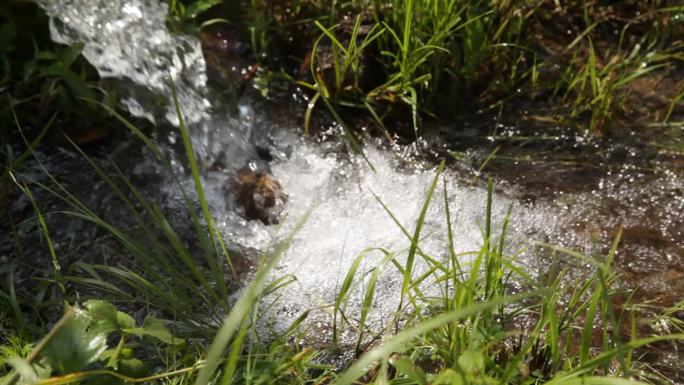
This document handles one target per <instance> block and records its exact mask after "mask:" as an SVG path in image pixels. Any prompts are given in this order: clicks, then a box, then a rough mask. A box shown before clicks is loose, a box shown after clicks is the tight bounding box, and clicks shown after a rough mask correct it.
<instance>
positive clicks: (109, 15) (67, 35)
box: [38, 0, 210, 125]
mask: <svg viewBox="0 0 684 385" xmlns="http://www.w3.org/2000/svg"><path fill="white" fill-rule="evenodd" d="M38 3H39V4H40V5H41V6H42V7H43V8H44V9H45V11H46V13H47V14H48V16H50V33H51V37H52V39H53V40H54V41H55V42H58V43H62V44H67V45H70V44H74V43H79V42H82V43H85V47H84V48H83V56H85V58H86V59H88V61H89V62H90V63H91V64H92V65H93V66H94V67H95V68H96V69H97V71H98V73H99V74H100V76H101V77H103V78H120V79H129V80H131V81H133V82H134V83H135V84H138V85H140V86H143V87H145V88H147V89H149V90H151V91H153V92H155V93H158V94H161V95H164V96H170V95H171V91H170V87H169V84H170V81H171V80H173V82H174V83H175V84H176V88H177V90H178V99H179V104H180V105H181V106H183V108H184V111H185V112H186V116H185V118H186V119H187V120H188V121H189V122H197V121H199V120H202V119H204V118H205V117H206V115H207V111H208V109H209V107H210V103H209V101H208V100H207V99H206V98H205V97H204V96H203V95H202V94H201V92H200V90H201V89H203V88H204V86H205V84H206V81H207V77H206V69H205V62H204V57H203V56H202V49H201V46H200V42H199V40H197V39H196V38H195V37H191V36H186V35H175V34H172V33H170V32H169V31H168V30H167V29H166V17H167V14H168V6H167V5H166V4H165V3H163V2H159V1H157V0H38ZM133 107H135V106H133ZM130 112H131V113H132V114H137V115H138V116H142V117H148V114H146V113H143V112H142V111H141V109H138V108H131V109H130ZM165 117H166V119H167V120H168V121H169V122H171V123H173V124H175V125H177V124H178V118H177V115H176V112H175V109H174V108H173V105H172V104H171V105H170V106H169V107H168V108H167V111H166V116H165Z"/></svg>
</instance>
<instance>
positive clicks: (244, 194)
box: [235, 169, 287, 225]
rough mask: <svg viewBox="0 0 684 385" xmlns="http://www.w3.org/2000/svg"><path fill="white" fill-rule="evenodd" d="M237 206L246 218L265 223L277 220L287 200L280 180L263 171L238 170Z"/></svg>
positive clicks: (236, 184)
mask: <svg viewBox="0 0 684 385" xmlns="http://www.w3.org/2000/svg"><path fill="white" fill-rule="evenodd" d="M235 191H236V199H237V202H236V203H237V206H238V209H239V210H240V211H242V214H243V215H244V217H246V218H247V219H258V220H260V221H261V222H263V223H264V224H266V225H270V224H275V223H278V221H279V216H280V213H281V212H282V210H283V206H284V205H285V203H286V202H287V194H285V192H284V191H283V189H282V187H281V185H280V182H278V180H277V179H275V178H274V177H273V176H271V175H269V174H267V173H265V172H255V171H252V170H248V169H242V170H239V171H238V173H237V175H236V178H235Z"/></svg>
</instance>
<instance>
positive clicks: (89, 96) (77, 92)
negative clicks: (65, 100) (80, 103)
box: [61, 69, 95, 103]
mask: <svg viewBox="0 0 684 385" xmlns="http://www.w3.org/2000/svg"><path fill="white" fill-rule="evenodd" d="M61 76H62V79H63V80H64V82H65V83H66V84H67V86H69V89H70V90H71V92H73V93H74V96H75V97H77V98H80V99H85V100H86V101H87V102H88V103H92V102H91V101H92V100H95V93H94V92H93V90H91V89H90V87H88V83H86V81H85V80H84V79H83V78H81V77H80V76H79V75H78V74H77V73H76V72H73V71H71V70H69V69H66V70H65V71H64V73H62V75H61Z"/></svg>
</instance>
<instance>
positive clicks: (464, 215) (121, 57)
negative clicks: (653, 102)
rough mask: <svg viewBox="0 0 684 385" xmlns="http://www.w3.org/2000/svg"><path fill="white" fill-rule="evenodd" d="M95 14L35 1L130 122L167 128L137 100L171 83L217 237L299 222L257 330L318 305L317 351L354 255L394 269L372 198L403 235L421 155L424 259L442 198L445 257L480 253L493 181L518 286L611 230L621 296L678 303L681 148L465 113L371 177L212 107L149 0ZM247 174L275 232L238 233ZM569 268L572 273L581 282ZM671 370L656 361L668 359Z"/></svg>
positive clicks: (264, 244) (184, 46)
mask: <svg viewBox="0 0 684 385" xmlns="http://www.w3.org/2000/svg"><path fill="white" fill-rule="evenodd" d="M95 3H97V2H95V1H53V2H44V6H45V7H46V9H47V11H48V13H49V14H50V15H51V16H53V19H52V22H51V23H52V24H51V26H52V32H53V38H54V39H55V40H57V41H60V42H64V43H73V42H77V41H83V42H85V43H86V48H85V50H84V53H85V55H86V57H87V58H88V59H89V60H90V61H91V62H92V63H93V65H94V66H95V67H96V68H97V69H98V70H99V71H100V75H101V76H103V77H112V78H115V79H123V80H125V81H126V82H127V83H126V84H133V85H134V87H133V88H132V89H133V91H131V93H130V94H129V95H127V96H126V97H125V98H124V99H123V100H122V104H123V105H124V106H125V107H126V108H127V109H128V111H129V112H130V113H131V114H133V115H136V116H140V117H144V118H147V119H149V120H151V121H155V122H158V123H163V121H164V120H166V121H168V122H169V123H170V124H171V125H173V124H177V119H176V117H175V115H174V114H173V111H172V110H171V109H170V108H169V105H166V106H161V108H160V106H156V105H154V104H152V103H150V101H151V100H153V99H154V98H153V97H152V96H154V95H168V94H169V93H170V89H169V88H168V80H173V81H174V82H175V83H176V85H177V87H178V89H179V92H180V97H181V103H180V104H181V106H182V107H183V110H184V113H185V115H186V116H187V117H188V118H189V119H188V121H189V123H190V124H191V127H190V129H191V132H192V140H193V144H194V145H195V152H196V155H197V157H198V158H199V160H200V162H201V163H202V165H203V169H204V174H203V183H204V185H205V188H206V190H207V193H208V197H209V200H210V205H211V206H212V209H213V210H214V215H215V216H216V217H217V219H218V221H219V223H220V225H221V228H222V230H223V231H224V233H225V235H226V237H227V239H229V240H230V241H231V242H233V243H235V244H236V245H239V246H240V247H243V248H244V249H257V250H265V249H268V248H269V247H270V246H271V245H273V244H275V243H276V242H278V241H279V240H281V239H283V238H284V237H285V236H286V235H287V234H288V233H289V232H290V231H292V230H293V228H294V226H295V223H296V222H297V220H298V219H299V218H302V217H303V216H305V215H307V214H308V215H309V219H308V221H307V222H306V223H305V224H304V226H303V228H302V229H301V230H300V231H299V232H297V233H296V235H295V237H294V242H293V244H292V246H291V247H290V248H289V249H288V251H287V253H286V254H285V255H284V257H283V260H282V263H281V264H280V265H279V266H278V268H277V269H276V271H275V273H274V274H275V275H278V276H282V275H287V274H290V275H292V276H293V277H295V278H296V281H295V282H294V283H293V284H292V285H290V286H289V287H288V288H286V289H285V293H284V295H283V293H281V295H280V296H275V297H270V298H268V299H267V300H277V302H276V303H277V305H276V306H273V307H271V308H270V309H271V313H270V315H269V316H268V317H266V319H267V321H268V323H269V325H267V327H268V328H274V329H275V330H276V331H277V330H284V329H285V328H286V327H287V326H289V324H290V323H291V322H292V321H294V320H295V319H296V318H297V317H298V316H299V315H300V314H302V312H303V311H305V310H308V309H313V308H318V309H321V310H319V311H316V312H313V313H312V314H311V315H310V318H309V319H310V322H311V325H312V328H313V330H314V331H316V333H314V334H315V335H317V336H318V338H319V339H320V342H322V343H325V342H326V341H329V340H330V336H329V331H330V329H329V327H327V326H329V324H330V320H331V317H330V312H329V311H327V310H325V309H326V307H327V306H329V305H330V304H331V303H332V302H333V300H334V298H335V296H336V294H337V292H338V290H339V286H340V284H341V280H342V278H343V277H344V274H345V273H346V271H347V270H348V269H349V267H350V266H351V264H352V262H353V260H354V259H355V258H356V257H357V255H359V253H361V252H362V251H364V250H367V249H368V248H382V249H383V250H385V251H388V252H392V253H396V255H397V258H398V259H399V260H400V261H401V260H402V258H406V250H407V248H408V246H409V244H410V243H409V241H408V239H407V237H406V236H405V235H404V234H403V233H402V231H401V229H400V228H399V226H397V224H395V223H394V222H393V220H392V218H391V217H390V215H389V213H388V212H387V210H386V209H385V208H383V207H382V205H380V203H379V202H378V200H380V201H382V202H383V203H385V204H386V206H387V208H388V209H389V211H391V213H392V214H393V215H394V216H395V217H396V218H397V221H398V222H399V223H401V225H403V226H404V227H405V228H407V229H408V231H409V232H412V231H413V228H414V226H415V223H416V220H417V218H418V216H419V213H420V210H421V206H422V203H423V201H424V199H425V196H426V191H427V188H428V186H429V185H430V183H431V181H432V179H433V177H434V175H435V171H436V167H435V165H434V162H431V161H428V160H426V157H425V155H426V154H437V155H438V156H443V157H446V158H447V159H449V160H450V161H449V168H448V170H447V171H446V172H445V173H444V174H443V176H442V179H441V180H440V183H439V185H438V188H437V190H436V194H435V199H434V200H433V201H432V203H431V205H430V206H429V209H428V213H427V217H426V218H427V219H426V223H425V228H424V229H423V234H424V235H425V239H424V240H423V241H422V243H421V248H422V249H423V251H424V252H425V253H427V254H430V255H432V256H433V257H435V258H436V259H437V260H440V259H443V258H445V252H446V246H447V237H446V235H447V233H446V229H447V226H446V210H445V200H444V198H443V197H444V196H446V204H448V205H449V208H450V210H451V212H452V213H453V216H452V223H450V225H451V226H452V227H453V228H454V234H455V235H456V247H457V250H458V251H459V252H470V251H474V250H477V249H479V248H480V247H481V245H482V228H483V222H484V207H485V202H486V190H485V188H484V187H483V179H484V177H485V176H488V175H491V176H493V177H495V179H496V181H497V182H496V183H497V187H496V191H495V196H494V207H493V217H494V222H495V223H494V227H495V229H497V230H498V229H499V228H500V226H501V223H502V221H503V219H504V217H505V216H506V213H507V212H508V210H509V208H510V209H511V224H510V229H509V235H508V237H507V238H508V239H509V248H510V250H509V251H510V252H511V253H516V252H517V251H518V250H520V251H521V253H520V255H519V257H518V259H517V263H518V264H519V265H520V266H522V267H523V268H524V269H526V270H527V271H528V272H530V274H532V275H535V274H537V273H540V272H541V273H543V270H544V268H545V266H546V265H547V264H548V261H545V260H543V259H540V258H542V257H541V256H540V255H539V254H537V253H535V252H534V250H535V249H534V247H532V245H533V244H534V242H536V241H544V242H551V243H555V244H560V245H563V246H567V247H572V248H576V249H579V250H581V251H582V252H585V253H587V254H589V255H604V254H605V253H606V252H607V247H608V246H609V245H610V243H611V241H612V239H613V237H614V236H615V234H616V233H617V231H618V229H619V228H623V229H624V232H623V241H622V243H621V246H620V248H619V251H618V254H617V257H616V266H617V269H618V271H619V272H620V273H621V274H622V276H621V277H622V278H621V280H620V284H621V285H624V286H625V287H629V288H637V289H638V290H637V296H638V298H639V299H642V300H648V301H652V303H653V304H656V305H660V306H665V305H671V304H673V303H675V302H677V301H679V300H681V299H682V298H684V284H683V283H682V282H684V279H683V278H682V277H683V276H684V236H683V233H684V222H683V219H682V216H681V213H682V212H684V179H683V178H684V166H683V165H682V163H683V156H682V154H681V146H680V147H679V149H680V150H679V152H677V151H678V150H677V148H675V149H672V148H664V147H663V144H662V143H652V142H651V140H650V139H649V137H656V136H655V135H653V136H645V137H638V136H633V135H621V136H619V137H617V138H604V139H596V138H593V137H592V136H590V135H581V134H578V133H577V131H573V130H569V129H564V128H553V127H551V128H550V127H544V133H545V134H544V136H541V135H540V134H539V132H538V131H539V130H540V127H538V126H537V123H535V122H533V121H526V120H520V121H518V122H514V123H510V122H502V121H500V120H497V119H493V118H489V117H485V116H476V117H473V118H472V119H470V121H474V122H477V124H475V125H473V124H466V123H463V124H455V125H453V126H449V127H437V128H434V129H433V131H432V132H433V133H437V134H434V136H433V137H430V138H426V139H425V140H424V141H422V142H420V144H411V145H406V146H392V145H388V144H386V143H384V144H383V143H382V142H375V141H374V140H368V141H367V143H366V144H365V145H364V152H365V155H366V157H367V158H368V161H370V163H371V164H372V165H373V168H374V171H373V170H372V169H371V168H370V167H369V165H368V162H367V161H366V160H365V159H363V158H362V157H360V156H358V155H356V154H353V153H352V152H351V151H349V149H348V148H347V147H346V145H345V143H344V142H343V141H341V140H339V139H336V138H337V136H338V134H339V127H336V126H335V125H334V124H330V127H328V130H327V131H326V130H325V129H324V130H323V131H324V134H323V135H321V136H320V137H318V138H316V139H314V140H311V139H307V140H305V139H303V138H301V135H300V134H301V130H302V128H301V124H302V120H301V115H298V113H296V111H297V110H296V109H294V111H295V113H282V111H289V109H288V108H286V107H285V108H281V109H274V108H273V104H272V103H266V102H263V101H261V100H259V98H258V97H250V96H244V97H243V98H242V100H240V101H239V102H237V103H236V104H230V103H228V102H225V101H222V100H223V99H221V98H220V97H218V96H215V95H216V94H215V93H214V91H212V90H211V89H209V88H208V87H207V86H206V76H205V66H204V62H203V59H202V57H201V55H200V53H201V50H200V48H199V47H200V44H199V42H198V41H197V40H196V39H194V38H192V37H187V36H178V35H172V34H170V33H169V32H168V31H166V29H165V28H164V27H163V26H164V22H163V20H164V17H165V14H166V8H165V6H164V5H161V4H160V3H159V2H157V1H154V0H127V1H122V0H120V1H113V2H112V1H104V0H103V1H101V2H100V3H101V4H95ZM283 103H284V104H287V103H289V102H287V101H285V102H283ZM654 130H655V129H654ZM677 130H680V131H677ZM668 132H673V135H675V138H674V139H673V140H672V141H671V142H670V143H667V145H668V146H669V145H671V144H672V143H675V144H676V143H681V142H677V139H676V138H677V137H679V138H681V128H679V129H672V130H670V131H668ZM678 135H679V136H678ZM158 139H159V142H160V143H162V145H163V146H164V147H165V149H166V151H167V152H168V154H169V155H170V156H171V157H172V158H173V162H174V164H175V165H176V167H177V171H178V172H179V173H181V174H183V173H184V172H185V168H184V166H183V162H182V157H180V156H177V155H175V154H176V152H175V151H174V148H175V147H177V144H178V141H179V138H178V137H177V135H176V134H174V133H173V131H164V130H160V131H159V136H158ZM497 148H498V150H496V152H495V153H494V154H493V155H492V153H493V152H494V150H495V149H497ZM264 153H267V154H268V156H266V157H265V156H263V154H264ZM490 155H491V156H490ZM138 156H139V157H140V159H139V160H138V161H137V164H136V166H135V167H133V169H134V173H135V174H137V175H143V176H144V175H153V174H154V173H155V172H156V171H157V168H155V167H154V166H153V162H154V159H153V158H152V157H151V156H150V155H149V154H144V153H143V154H139V155H138ZM487 159H489V161H487ZM485 163H486V164H485ZM483 164H485V166H484V167H481V166H482V165H483ZM245 167H246V168H250V169H254V170H267V171H270V172H271V173H272V174H273V175H274V176H275V177H276V178H278V179H279V180H280V181H281V183H282V186H283V188H284V190H285V192H286V193H287V194H288V201H287V205H286V207H285V211H284V216H283V218H282V221H281V224H280V225H278V226H268V225H265V224H263V223H261V222H259V221H250V220H247V219H245V218H243V217H241V216H240V215H239V213H238V212H237V211H236V208H235V204H234V203H233V200H232V197H231V192H230V188H229V185H230V180H231V177H232V175H233V174H232V173H234V171H235V170H237V169H241V168H245ZM481 168H482V170H481V171H480V169H481ZM183 182H184V183H187V184H190V183H191V180H190V178H187V179H184V180H183ZM158 184H159V190H160V191H162V192H163V194H164V196H166V197H169V196H171V197H172V196H173V195H174V194H177V186H175V185H173V183H172V182H171V180H161V181H158ZM444 189H446V194H445V190H444ZM376 196H377V198H376ZM174 201H178V199H176V200H174V199H167V200H166V202H167V203H166V204H167V209H169V212H171V213H172V212H173V209H174V208H173V202H174ZM180 220H181V219H179V221H180ZM255 257H256V255H253V256H252V260H251V262H252V263H256V260H255V259H254V258H255ZM381 258H382V253H380V252H369V253H368V256H367V258H366V259H365V260H364V264H363V266H362V269H361V271H362V272H363V273H368V272H370V271H371V270H372V269H373V268H375V267H376V265H377V263H378V261H379V260H380V259H381ZM464 258H467V257H464ZM248 262H249V261H248ZM247 265H249V263H247ZM574 265H575V266H576V267H577V269H576V270H575V271H576V272H577V274H582V273H583V272H586V271H587V270H585V269H584V267H583V266H581V265H579V264H574ZM429 268H430V266H429V264H428V263H425V262H423V263H419V264H418V266H416V274H420V273H421V272H425V271H427V270H428V269H429ZM363 275H364V274H362V273H360V274H359V276H363ZM365 276H366V277H367V274H366V275H365ZM361 282H363V279H361ZM360 287H363V284H361V285H360ZM398 287H400V281H399V275H398V274H397V273H396V271H394V270H392V269H391V268H386V269H385V270H384V271H383V273H382V275H381V278H380V283H379V287H378V293H377V297H376V302H375V305H374V309H373V311H372V314H371V316H370V318H371V319H370V327H371V328H372V329H373V330H376V331H378V330H382V328H383V327H384V326H385V325H386V324H387V322H388V319H387V317H388V316H389V315H390V314H391V312H392V311H393V310H394V308H395V307H394V306H395V304H396V302H397V290H398V289H397V288H398ZM423 289H425V290H426V292H428V293H429V290H434V293H437V292H438V290H439V288H437V287H436V286H435V285H434V283H431V282H429V281H426V284H425V287H424V288H423ZM361 294H362V290H361V289H360V288H359V289H358V290H357V291H356V292H354V293H353V294H352V296H351V299H350V301H349V303H348V304H347V305H346V306H347V310H348V312H349V314H350V315H352V316H353V314H354V312H358V310H359V307H360V301H361ZM348 337H349V338H350V339H351V338H353V335H352V334H351V333H350V334H349V335H348ZM675 354H676V353H675ZM679 358H681V357H679ZM679 358H678V357H677V356H676V355H674V356H672V357H670V359H671V360H675V361H674V362H676V360H678V359H679Z"/></svg>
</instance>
